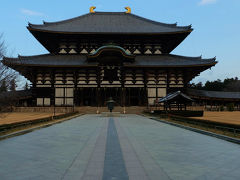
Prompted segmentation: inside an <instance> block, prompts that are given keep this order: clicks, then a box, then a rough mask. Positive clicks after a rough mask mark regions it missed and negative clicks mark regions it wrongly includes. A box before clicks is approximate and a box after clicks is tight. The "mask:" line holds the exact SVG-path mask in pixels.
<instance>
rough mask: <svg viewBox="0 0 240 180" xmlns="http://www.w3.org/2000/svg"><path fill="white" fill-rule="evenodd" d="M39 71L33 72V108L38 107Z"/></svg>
mask: <svg viewBox="0 0 240 180" xmlns="http://www.w3.org/2000/svg"><path fill="white" fill-rule="evenodd" d="M36 73H37V71H36V70H33V71H32V76H33V82H32V83H33V84H32V94H33V102H32V106H37V94H36V89H37V74H36Z"/></svg>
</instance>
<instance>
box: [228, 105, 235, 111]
mask: <svg viewBox="0 0 240 180" xmlns="http://www.w3.org/2000/svg"><path fill="white" fill-rule="evenodd" d="M227 110H228V111H234V104H233V103H229V104H227Z"/></svg>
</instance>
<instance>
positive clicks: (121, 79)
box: [120, 68, 126, 107]
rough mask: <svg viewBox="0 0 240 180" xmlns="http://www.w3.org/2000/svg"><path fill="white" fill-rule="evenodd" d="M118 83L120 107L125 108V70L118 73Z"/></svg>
mask: <svg viewBox="0 0 240 180" xmlns="http://www.w3.org/2000/svg"><path fill="white" fill-rule="evenodd" d="M120 76H121V77H120V82H121V106H122V107H125V106H126V88H125V80H126V72H125V69H123V68H121V73H120Z"/></svg>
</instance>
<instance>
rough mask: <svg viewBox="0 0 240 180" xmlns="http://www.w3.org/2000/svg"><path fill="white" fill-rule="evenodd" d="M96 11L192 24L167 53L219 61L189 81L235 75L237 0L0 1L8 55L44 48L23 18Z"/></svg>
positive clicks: (36, 20) (238, 62) (239, 22)
mask: <svg viewBox="0 0 240 180" xmlns="http://www.w3.org/2000/svg"><path fill="white" fill-rule="evenodd" d="M90 6H96V7H97V8H96V11H118V12H119V11H120V12H124V11H125V9H124V7H126V6H130V7H131V8H132V13H134V14H136V15H139V16H142V17H145V18H149V19H151V20H155V21H159V22H164V23H175V22H177V23H178V25H181V26H185V25H189V24H192V26H193V28H194V31H193V32H192V33H191V34H190V35H189V36H188V37H187V38H186V39H185V40H184V41H183V43H182V44H180V45H179V46H178V47H177V48H176V49H175V50H174V51H173V52H172V54H178V55H184V56H200V55H202V57H203V58H212V57H215V56H216V57H217V61H218V62H219V63H218V64H217V65H216V66H215V67H213V68H212V69H211V70H207V71H205V72H203V73H201V75H200V76H199V77H197V78H195V79H194V80H193V81H194V82H199V81H203V82H205V81H206V80H216V79H224V78H226V77H236V76H237V77H238V78H240V71H239V69H240V0H164V1H163V0H89V1H86V0H85V1H83V0H67V1H66V0H65V1H63V0H41V1H40V0H39V1H36V0H1V6H0V13H1V14H0V22H1V25H0V33H1V32H2V33H4V38H5V41H6V44H7V46H8V54H9V55H11V56H17V55H18V54H20V55H37V54H44V53H48V52H47V50H46V49H45V48H44V47H43V46H42V45H41V44H40V43H39V42H38V41H37V40H36V39H35V38H34V37H33V36H32V35H31V34H30V33H29V32H28V30H27V29H26V26H27V24H28V22H31V23H33V24H41V23H42V21H43V20H44V21H47V22H54V21H59V20H65V19H69V18H72V17H76V16H80V15H83V14H86V13H88V12H89V7H90Z"/></svg>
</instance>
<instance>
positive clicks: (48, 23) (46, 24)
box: [28, 13, 91, 26]
mask: <svg viewBox="0 0 240 180" xmlns="http://www.w3.org/2000/svg"><path fill="white" fill-rule="evenodd" d="M90 14H91V13H87V14H83V15H81V16H77V17H74V18H70V19H65V20H60V21H55V22H47V21H43V24H32V23H30V22H28V25H30V26H44V25H45V26H48V25H52V24H60V23H66V22H71V21H73V20H75V19H79V18H82V17H85V16H87V15H90Z"/></svg>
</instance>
